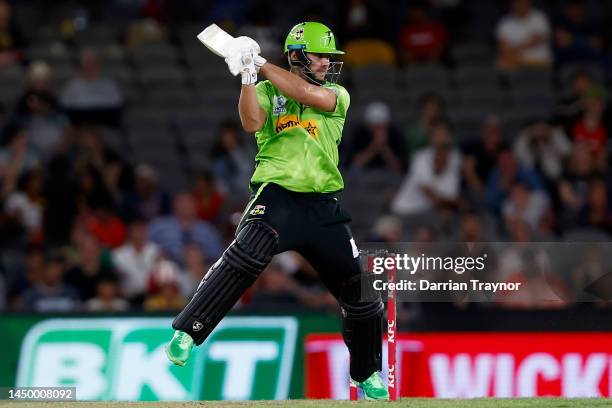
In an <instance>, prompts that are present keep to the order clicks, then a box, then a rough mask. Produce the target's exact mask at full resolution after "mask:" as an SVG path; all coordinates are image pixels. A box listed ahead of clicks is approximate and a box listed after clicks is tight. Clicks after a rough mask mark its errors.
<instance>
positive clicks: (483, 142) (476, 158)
mask: <svg viewBox="0 0 612 408" xmlns="http://www.w3.org/2000/svg"><path fill="white" fill-rule="evenodd" d="M481 131H482V133H481V137H480V140H478V141H477V142H476V143H474V144H470V145H467V146H465V148H464V158H463V166H462V174H463V177H464V180H465V183H466V186H467V188H468V191H469V192H470V193H471V195H472V197H470V198H471V199H473V200H476V201H480V200H481V199H482V197H481V196H482V193H483V190H484V186H485V184H486V181H487V178H488V177H489V174H490V173H491V171H492V170H493V168H494V167H495V165H496V163H497V158H498V156H499V154H500V153H501V152H502V151H503V150H504V149H505V148H507V146H506V143H505V141H504V129H503V125H502V123H501V121H500V119H499V118H498V117H497V116H489V117H488V118H486V119H485V120H484V121H483V122H482V126H481Z"/></svg>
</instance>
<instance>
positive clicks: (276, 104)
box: [272, 95, 287, 115]
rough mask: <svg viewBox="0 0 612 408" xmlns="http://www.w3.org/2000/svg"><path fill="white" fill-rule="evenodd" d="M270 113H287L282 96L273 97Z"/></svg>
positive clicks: (285, 100) (285, 101)
mask: <svg viewBox="0 0 612 408" xmlns="http://www.w3.org/2000/svg"><path fill="white" fill-rule="evenodd" d="M272 102H273V108H272V112H273V114H274V115H282V114H283V113H287V106H286V104H287V99H286V98H285V97H284V96H283V95H274V100H273V101H272Z"/></svg>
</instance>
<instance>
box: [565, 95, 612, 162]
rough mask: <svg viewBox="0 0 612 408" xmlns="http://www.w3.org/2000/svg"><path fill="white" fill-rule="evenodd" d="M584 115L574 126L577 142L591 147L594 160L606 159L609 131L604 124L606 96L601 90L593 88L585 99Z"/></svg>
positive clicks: (573, 131) (573, 130)
mask: <svg viewBox="0 0 612 408" xmlns="http://www.w3.org/2000/svg"><path fill="white" fill-rule="evenodd" d="M584 108H585V109H584V113H583V114H582V117H581V118H580V119H579V120H578V121H577V122H576V123H575V124H574V127H573V129H572V133H573V136H574V140H575V141H577V142H586V143H588V145H589V146H590V147H591V151H592V153H593V155H594V157H593V158H594V159H595V160H596V161H597V162H599V161H601V160H604V159H605V153H606V151H605V150H606V143H607V142H608V129H607V128H606V124H605V122H604V111H605V109H606V94H605V91H604V90H603V89H601V88H593V89H592V90H591V91H589V92H588V93H587V95H586V98H585V103H584Z"/></svg>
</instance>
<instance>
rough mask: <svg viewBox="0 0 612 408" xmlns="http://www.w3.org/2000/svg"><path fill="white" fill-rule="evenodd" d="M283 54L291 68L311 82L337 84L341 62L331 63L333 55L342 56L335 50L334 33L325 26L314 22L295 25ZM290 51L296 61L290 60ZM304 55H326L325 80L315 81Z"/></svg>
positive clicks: (342, 52) (306, 57) (340, 52)
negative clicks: (296, 57) (327, 66)
mask: <svg viewBox="0 0 612 408" xmlns="http://www.w3.org/2000/svg"><path fill="white" fill-rule="evenodd" d="M284 50H285V53H286V54H287V60H288V62H289V66H290V67H291V68H298V69H300V70H302V72H303V73H304V74H305V75H306V76H307V77H308V78H309V79H310V80H311V81H313V82H315V83H316V84H318V85H322V84H323V83H324V82H325V81H329V82H333V83H335V82H337V81H338V77H339V76H340V71H341V70H342V64H343V63H342V62H341V61H333V60H332V57H333V56H334V55H340V54H344V51H341V50H339V49H337V48H336V38H335V36H334V33H333V32H332V31H331V30H330V29H329V27H327V26H326V25H325V24H321V23H318V22H314V21H307V22H304V23H299V24H296V25H295V26H294V27H293V28H292V29H291V31H289V34H288V35H287V38H286V39H285V48H284ZM291 51H295V52H296V53H297V56H298V59H297V60H292V59H291V57H290V53H291ZM306 53H313V54H326V55H328V56H329V58H330V62H329V68H328V70H327V73H326V75H325V80H323V81H321V80H317V79H316V78H315V76H314V73H313V72H312V71H311V70H310V69H309V65H310V63H311V62H312V61H311V60H310V59H309V58H308V56H307V55H306Z"/></svg>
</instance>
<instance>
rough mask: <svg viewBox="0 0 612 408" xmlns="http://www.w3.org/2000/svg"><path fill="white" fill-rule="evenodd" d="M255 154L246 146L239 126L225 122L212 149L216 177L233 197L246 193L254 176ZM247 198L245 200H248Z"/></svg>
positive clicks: (231, 122)
mask: <svg viewBox="0 0 612 408" xmlns="http://www.w3.org/2000/svg"><path fill="white" fill-rule="evenodd" d="M253 157H255V152H254V151H252V150H251V149H250V148H249V146H247V145H246V143H245V142H244V139H243V138H242V137H241V135H240V130H239V128H238V126H237V124H236V123H235V122H233V121H223V122H222V123H221V124H220V126H219V138H218V139H217V142H216V143H215V146H214V147H213V149H212V159H213V169H214V173H215V177H216V178H217V180H219V181H220V182H221V183H222V185H223V186H224V187H225V189H226V190H227V191H228V192H230V194H231V195H232V196H234V195H235V194H238V195H245V194H246V195H247V196H248V193H245V192H246V191H247V190H248V188H246V187H248V186H249V181H250V179H251V175H252V174H253V164H254V161H253ZM247 196H245V197H243V198H248V197H247Z"/></svg>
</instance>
